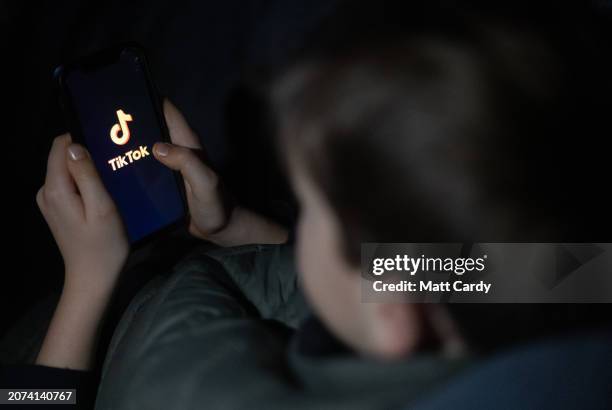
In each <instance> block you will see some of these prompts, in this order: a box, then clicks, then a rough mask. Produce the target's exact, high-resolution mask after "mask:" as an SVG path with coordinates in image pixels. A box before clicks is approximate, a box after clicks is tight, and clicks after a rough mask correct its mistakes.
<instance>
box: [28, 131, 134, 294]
mask: <svg viewBox="0 0 612 410" xmlns="http://www.w3.org/2000/svg"><path fill="white" fill-rule="evenodd" d="M36 201H37V202H38V207H39V208H40V210H41V212H42V214H43V216H44V218H45V220H46V221H47V224H48V225H49V228H50V229H51V233H52V234H53V237H54V238H55V242H56V243H57V245H58V247H59V249H60V252H61V253H62V257H63V258H64V264H65V269H66V277H65V282H64V290H65V291H66V289H67V288H68V289H70V290H73V291H76V292H78V293H86V294H92V295H93V293H96V292H98V293H100V292H105V293H109V291H110V290H112V288H113V287H114V285H115V281H116V278H117V276H118V274H119V272H120V271H121V268H122V267H123V264H124V263H125V260H126V258H127V255H128V250H129V249H128V241H127V237H126V234H125V231H124V227H123V223H122V221H121V218H120V217H119V213H118V212H117V209H116V207H115V204H114V202H113V200H112V199H111V197H110V196H109V194H108V192H107V191H106V189H105V188H104V185H103V184H102V181H101V180H100V177H99V176H98V173H97V171H96V169H95V167H94V164H93V162H92V160H91V157H90V156H89V154H88V152H87V150H85V148H84V147H82V146H81V145H77V144H72V143H71V139H70V135H68V134H64V135H61V136H59V137H57V138H55V140H54V142H53V146H52V147H51V152H50V153H49V160H48V163H47V177H46V180H45V184H44V185H43V186H42V188H40V190H39V191H38V194H37V196H36Z"/></svg>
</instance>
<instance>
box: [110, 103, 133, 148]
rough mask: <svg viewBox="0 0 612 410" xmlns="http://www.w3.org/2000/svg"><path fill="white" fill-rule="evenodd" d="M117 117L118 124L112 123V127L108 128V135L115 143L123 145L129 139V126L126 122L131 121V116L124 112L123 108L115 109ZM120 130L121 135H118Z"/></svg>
mask: <svg viewBox="0 0 612 410" xmlns="http://www.w3.org/2000/svg"><path fill="white" fill-rule="evenodd" d="M117 118H118V119H119V124H115V125H113V128H111V130H110V137H111V140H112V141H113V142H114V143H115V144H117V145H125V144H127V142H128V141H129V140H130V128H129V127H128V124H127V123H128V121H132V116H131V115H130V114H126V113H124V112H123V110H117ZM120 131H121V136H119V132H120Z"/></svg>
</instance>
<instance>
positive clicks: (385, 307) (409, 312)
mask: <svg viewBox="0 0 612 410" xmlns="http://www.w3.org/2000/svg"><path fill="white" fill-rule="evenodd" d="M371 313H372V315H371V317H370V318H369V319H370V329H371V331H372V333H371V337H372V341H373V346H372V347H373V349H374V352H375V354H376V355H377V356H380V357H382V358H387V359H394V358H398V357H401V356H406V355H409V354H410V353H412V352H414V351H415V350H416V349H417V347H418V345H419V343H420V342H421V339H422V337H423V333H424V330H423V329H424V323H423V317H422V316H421V315H420V314H419V310H418V308H417V307H416V306H415V305H413V304H410V303H375V304H373V309H372V311H371Z"/></svg>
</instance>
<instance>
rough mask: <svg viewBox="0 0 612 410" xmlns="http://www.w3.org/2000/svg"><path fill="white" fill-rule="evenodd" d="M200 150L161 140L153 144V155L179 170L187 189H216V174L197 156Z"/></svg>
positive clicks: (199, 190)
mask: <svg viewBox="0 0 612 410" xmlns="http://www.w3.org/2000/svg"><path fill="white" fill-rule="evenodd" d="M199 153H200V150H197V149H193V148H187V147H181V146H179V145H173V144H168V143H163V142H158V143H156V144H155V145H154V146H153V155H155V158H157V160H158V161H159V162H161V163H162V164H164V165H165V166H167V167H168V168H170V169H173V170H175V171H179V172H180V173H181V175H182V176H183V179H184V180H185V185H186V187H187V189H188V190H189V189H191V190H192V191H193V193H194V194H195V195H196V196H197V194H198V193H208V192H211V191H212V190H214V189H216V187H217V183H218V177H217V174H216V173H215V172H214V171H213V170H212V169H210V168H209V167H208V166H206V164H204V162H203V161H202V160H201V159H200V157H199Z"/></svg>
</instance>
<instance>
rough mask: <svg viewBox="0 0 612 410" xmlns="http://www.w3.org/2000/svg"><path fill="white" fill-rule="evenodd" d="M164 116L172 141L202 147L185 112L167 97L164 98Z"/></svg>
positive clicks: (177, 143)
mask: <svg viewBox="0 0 612 410" xmlns="http://www.w3.org/2000/svg"><path fill="white" fill-rule="evenodd" d="M164 116H165V117H166V123H167V124H168V131H169V132H170V139H171V140H172V143H174V144H176V145H181V146H183V147H187V148H202V145H201V144H200V140H199V139H198V136H197V135H196V134H195V133H194V132H193V130H192V129H191V127H189V124H187V121H186V120H185V117H183V114H181V112H180V111H179V110H178V108H176V107H175V106H174V104H172V103H171V102H170V101H168V100H167V99H165V100H164Z"/></svg>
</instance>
